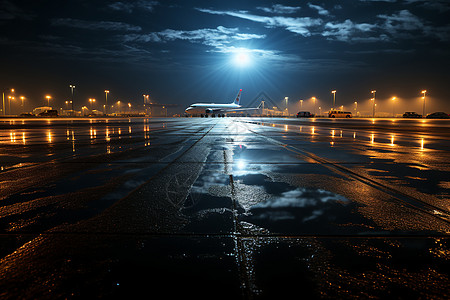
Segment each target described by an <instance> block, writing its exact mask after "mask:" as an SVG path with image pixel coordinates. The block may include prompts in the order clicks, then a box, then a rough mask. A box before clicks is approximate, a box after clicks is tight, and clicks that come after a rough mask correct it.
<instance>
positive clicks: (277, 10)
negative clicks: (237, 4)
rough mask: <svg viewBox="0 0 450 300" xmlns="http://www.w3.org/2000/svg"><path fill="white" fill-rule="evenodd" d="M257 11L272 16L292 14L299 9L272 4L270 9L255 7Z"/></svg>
mask: <svg viewBox="0 0 450 300" xmlns="http://www.w3.org/2000/svg"><path fill="white" fill-rule="evenodd" d="M257 9H259V10H262V11H264V12H267V13H273V14H293V13H296V12H297V11H299V10H300V9H301V8H300V7H293V6H285V5H281V4H274V5H272V7H257Z"/></svg>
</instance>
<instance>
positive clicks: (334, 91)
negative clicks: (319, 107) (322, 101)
mask: <svg viewBox="0 0 450 300" xmlns="http://www.w3.org/2000/svg"><path fill="white" fill-rule="evenodd" d="M331 93H332V94H333V109H334V106H335V105H336V90H333V91H331Z"/></svg>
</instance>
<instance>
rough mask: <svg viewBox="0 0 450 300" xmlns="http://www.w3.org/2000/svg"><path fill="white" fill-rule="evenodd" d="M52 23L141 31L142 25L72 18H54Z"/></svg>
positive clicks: (108, 29) (74, 26)
mask: <svg viewBox="0 0 450 300" xmlns="http://www.w3.org/2000/svg"><path fill="white" fill-rule="evenodd" d="M51 23H52V25H54V26H66V27H72V28H79V29H89V30H107V31H110V30H112V31H141V30H142V28H141V27H140V26H136V25H131V24H126V23H122V22H112V21H86V20H78V19H71V18H62V19H53V20H52V22H51Z"/></svg>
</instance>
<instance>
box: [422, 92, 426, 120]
mask: <svg viewBox="0 0 450 300" xmlns="http://www.w3.org/2000/svg"><path fill="white" fill-rule="evenodd" d="M426 93H427V90H423V91H422V94H423V98H422V99H423V110H422V118H425V94H426Z"/></svg>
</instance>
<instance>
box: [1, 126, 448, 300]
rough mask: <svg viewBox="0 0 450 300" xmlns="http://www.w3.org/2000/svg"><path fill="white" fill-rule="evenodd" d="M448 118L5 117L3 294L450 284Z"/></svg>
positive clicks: (363, 294) (403, 290) (394, 288)
mask: <svg viewBox="0 0 450 300" xmlns="http://www.w3.org/2000/svg"><path fill="white" fill-rule="evenodd" d="M449 129H450V122H449V120H404V119H396V120H391V119H374V120H372V119H350V120H345V119H342V120H341V119H338V120H331V119H282V118H173V119H172V118H170V119H150V118H132V119H48V120H47V119H42V120H41V119H39V120H38V119H25V120H22V119H11V120H9V119H3V120H1V119H0V168H1V171H0V230H1V235H0V255H1V256H0V258H1V260H0V298H2V299H17V298H33V299H35V298H79V297H83V298H86V297H89V298H99V297H100V298H125V297H126V298H138V297H139V298H144V297H146V298H147V297H153V296H156V295H163V297H173V296H177V297H185V298H187V297H196V298H202V299H203V298H208V299H211V298H213V297H214V298H231V299H236V298H237V299H240V298H243V299H272V298H275V297H276V298H280V299H282V298H283V297H287V296H294V297H298V298H307V299H308V298H309V299H311V298H358V297H360V298H388V297H389V298H433V299H448V298H449V297H450V293H449V286H450V278H449V275H450V243H449V233H450V204H449V200H450V172H449V171H450V151H449V149H450V130H449ZM158 297H161V296H158Z"/></svg>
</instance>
